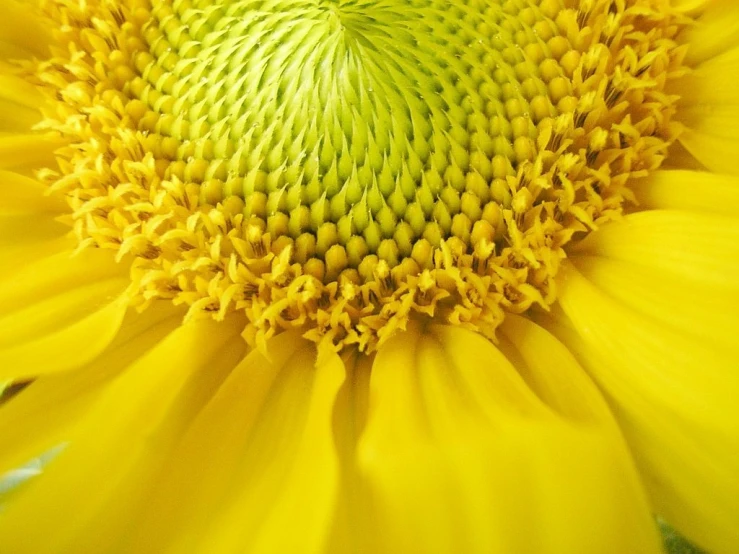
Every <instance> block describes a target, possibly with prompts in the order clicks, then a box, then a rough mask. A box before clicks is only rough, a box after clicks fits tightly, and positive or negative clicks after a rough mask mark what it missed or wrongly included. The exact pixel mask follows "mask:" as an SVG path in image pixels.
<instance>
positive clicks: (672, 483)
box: [555, 227, 739, 553]
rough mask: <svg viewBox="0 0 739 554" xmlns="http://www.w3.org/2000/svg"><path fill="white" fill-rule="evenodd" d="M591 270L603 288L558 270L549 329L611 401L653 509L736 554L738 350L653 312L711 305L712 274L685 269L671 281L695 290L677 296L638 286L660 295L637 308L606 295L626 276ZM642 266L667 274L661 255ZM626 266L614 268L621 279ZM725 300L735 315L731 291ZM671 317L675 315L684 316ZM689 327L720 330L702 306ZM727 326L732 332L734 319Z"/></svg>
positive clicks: (669, 289)
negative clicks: (556, 307)
mask: <svg viewBox="0 0 739 554" xmlns="http://www.w3.org/2000/svg"><path fill="white" fill-rule="evenodd" d="M606 229H607V228H606V227H604V228H603V231H606ZM599 233H600V232H599ZM633 238H634V237H632V236H630V235H627V236H626V237H624V239H623V240H625V241H627V242H629V243H631V240H632V239H633ZM631 244H632V245H634V246H636V244H637V243H631ZM692 248H693V244H690V243H688V244H687V245H686V246H685V249H686V250H688V252H687V258H690V257H691V253H690V252H689V250H690V249H692ZM723 260H724V262H723V265H724V266H725V265H727V264H728V265H730V264H731V263H732V262H731V261H728V258H725V259H723ZM592 264H593V262H589V263H588V264H587V271H588V272H589V274H592V275H595V279H596V281H597V283H598V284H600V283H602V282H603V283H605V288H606V290H605V291H604V290H600V288H599V287H598V286H596V284H594V283H592V282H590V281H588V279H586V278H585V277H584V276H583V274H581V273H580V272H579V271H578V270H577V269H576V268H575V267H574V266H573V265H572V264H564V265H563V267H562V270H561V279H560V293H559V297H560V304H561V307H562V312H563V313H564V314H566V317H565V316H564V315H560V316H559V318H558V323H559V325H558V327H557V328H556V329H557V333H558V335H559V336H560V338H562V339H563V340H564V341H565V342H566V344H567V345H568V347H570V349H572V350H573V352H575V353H576V354H577V356H578V359H579V360H580V362H581V363H582V364H583V365H584V367H585V368H586V369H587V370H588V371H589V372H590V374H591V375H592V376H593V378H594V379H595V380H596V381H597V382H598V383H599V385H600V386H601V387H602V388H603V389H604V390H605V391H606V393H607V394H608V395H609V397H610V399H611V402H612V404H613V405H614V407H615V409H616V413H617V416H618V420H619V423H620V425H621V428H622V429H623V431H624V434H625V436H626V438H627V441H628V442H629V445H630V446H631V449H632V451H633V452H634V453H635V459H636V460H637V463H638V466H639V468H640V470H641V473H642V475H643V476H644V480H645V484H646V486H647V488H648V491H649V493H650V497H651V499H652V502H653V504H654V506H655V508H656V510H657V511H658V512H659V513H660V514H661V515H662V516H663V517H665V519H667V520H668V521H669V522H670V523H671V524H672V525H673V526H675V527H676V528H677V529H678V530H679V531H680V532H681V533H682V534H684V535H685V536H687V537H688V538H689V539H691V540H692V541H694V542H696V543H697V544H698V545H700V546H702V547H704V548H706V549H708V550H710V551H711V552H716V553H729V552H736V551H737V548H739V531H738V530H737V526H736V514H737V513H739V478H737V475H739V427H737V425H736V421H737V418H738V417H739V412H737V402H736V399H737V398H739V374H737V372H736V359H737V354H736V348H733V352H732V351H729V350H727V349H726V348H724V347H723V346H722V345H721V344H717V342H716V341H711V340H705V339H703V338H697V337H696V333H689V332H686V331H685V330H684V329H682V328H681V326H680V325H671V324H669V323H665V322H666V321H667V320H669V317H670V313H669V312H668V313H666V314H664V315H662V316H659V315H657V314H656V311H655V309H654V308H656V307H659V306H661V305H664V306H669V304H670V302H673V303H675V304H676V305H677V304H679V303H682V302H694V303H698V304H700V303H702V302H703V301H704V299H705V298H709V299H711V300H710V301H709V302H713V301H718V300H719V299H716V298H711V296H712V295H713V294H716V293H715V291H714V287H715V283H714V282H713V281H714V280H713V279H712V278H711V274H710V272H709V273H704V272H702V271H693V270H691V269H690V268H688V269H686V270H685V271H684V272H682V274H681V273H680V272H677V273H676V275H677V278H684V276H685V275H686V274H687V275H689V276H690V277H691V278H692V279H693V282H694V283H697V285H694V286H692V287H687V288H685V289H683V290H682V291H680V290H679V289H675V288H674V287H673V286H672V284H671V283H668V285H667V286H665V287H664V288H663V286H662V285H663V283H662V282H661V281H660V280H659V279H655V280H653V281H651V280H650V281H648V282H647V283H642V284H639V285H636V287H635V288H636V290H639V287H651V288H652V289H653V291H652V297H653V298H657V297H659V296H660V295H662V294H663V295H664V297H663V299H662V300H661V303H659V302H656V301H655V300H654V299H653V298H651V299H650V298H647V300H646V302H647V306H645V307H643V308H641V309H639V307H638V306H637V304H638V302H624V301H623V300H621V299H620V298H619V297H618V296H616V297H614V296H611V295H610V294H608V293H612V292H613V288H614V286H617V284H618V283H620V284H621V285H625V283H626V281H625V280H624V279H620V280H619V281H617V282H616V281H614V282H608V281H604V279H605V277H604V274H605V273H606V272H607V271H608V269H614V268H615V267H616V265H615V264H613V263H612V264H610V265H609V266H608V267H607V268H606V269H603V270H598V269H595V268H594V266H593V265H592ZM667 265H668V267H669V265H670V264H667ZM713 265H714V267H716V268H721V266H722V262H721V261H719V260H717V261H715V263H714V264H713ZM647 266H648V267H649V268H650V269H651V270H652V271H655V272H656V271H664V270H665V268H664V267H661V266H662V264H661V261H660V260H659V259H655V260H654V263H652V264H647ZM627 270H628V269H623V270H621V271H622V273H623V274H625V272H626V271H627ZM652 275H656V273H652ZM633 277H634V281H637V280H638V279H642V278H645V277H646V278H649V275H648V274H647V275H644V274H639V273H635V274H634V276H633ZM700 277H704V279H703V280H702V281H701V279H700ZM734 290H736V289H734ZM627 293H628V291H624V292H623V294H627ZM733 298H734V300H733V302H734V303H733V304H732V305H733V306H734V311H736V310H735V308H736V306H737V303H736V295H735V296H733ZM709 305H710V304H709ZM665 309H669V308H665ZM699 312H700V308H699V307H698V308H693V313H695V314H698V313H699ZM555 313H557V312H556V311H555ZM677 313H678V317H682V316H684V315H685V310H682V313H681V310H678V311H677ZM693 324H694V325H695V326H700V325H706V326H707V327H708V328H707V330H706V333H709V334H710V331H711V330H716V331H717V333H719V334H720V333H721V332H722V331H719V330H718V326H719V325H721V324H722V320H721V318H717V320H716V321H712V319H711V314H710V308H709V309H708V310H707V311H706V313H704V314H702V316H701V317H697V318H696V320H695V321H694V322H693ZM731 328H732V329H736V328H737V321H736V315H735V316H734V321H733V324H732V325H731Z"/></svg>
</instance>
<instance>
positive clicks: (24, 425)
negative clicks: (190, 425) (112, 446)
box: [0, 302, 183, 474]
mask: <svg viewBox="0 0 739 554" xmlns="http://www.w3.org/2000/svg"><path fill="white" fill-rule="evenodd" d="M182 316H183V314H182V310H181V309H175V308H173V307H172V306H171V305H170V303H168V302H159V303H155V304H154V305H152V306H151V307H150V308H149V309H148V310H146V311H145V312H143V313H142V314H138V313H136V312H129V313H128V314H127V317H126V319H125V320H124V322H123V325H122V326H121V332H120V333H119V335H118V336H117V337H116V339H115V341H113V343H112V344H111V346H110V347H109V348H108V349H107V350H106V351H105V352H103V354H101V355H100V356H99V357H98V358H96V359H95V360H94V361H92V362H91V363H89V364H88V365H86V366H84V367H81V368H80V369H79V370H77V371H74V372H70V373H63V374H51V375H44V376H42V377H41V378H39V379H36V380H35V381H34V382H33V383H31V384H30V385H29V386H28V387H27V388H26V389H24V390H23V391H22V393H20V394H18V395H17V396H16V397H14V398H13V400H12V402H8V403H7V404H6V405H3V406H2V408H1V409H0V443H1V444H3V448H2V449H0V474H3V473H4V472H6V471H9V470H12V469H14V468H17V467H21V466H22V465H23V464H25V463H26V462H27V461H28V460H30V459H32V458H34V457H35V456H37V455H38V454H39V453H42V452H47V451H49V450H51V449H53V448H54V447H56V446H58V445H60V444H63V443H66V441H67V440H68V439H69V430H70V429H71V428H72V427H73V426H74V425H75V424H76V423H77V422H79V420H80V418H81V417H83V416H84V415H85V413H86V411H87V410H88V409H89V407H90V405H91V404H92V403H93V402H94V401H95V399H96V398H97V394H98V393H99V391H100V390H101V388H102V387H104V386H105V385H106V384H107V383H109V381H110V380H111V379H113V378H114V377H116V376H117V375H118V374H119V373H120V372H121V371H122V370H123V369H125V368H126V367H127V366H129V365H130V364H131V363H132V362H133V361H134V360H136V359H137V358H139V357H141V356H142V355H143V354H144V353H145V352H147V351H148V350H149V349H151V348H152V347H153V346H154V345H156V344H157V343H158V342H159V341H160V340H161V339H163V338H164V337H165V336H166V335H167V334H169V333H170V332H172V331H173V330H174V329H175V327H177V326H178V325H179V324H180V323H181V321H182Z"/></svg>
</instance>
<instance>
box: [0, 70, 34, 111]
mask: <svg viewBox="0 0 739 554" xmlns="http://www.w3.org/2000/svg"><path fill="white" fill-rule="evenodd" d="M0 98H2V99H3V100H5V101H7V102H13V103H14V104H18V105H20V106H23V107H25V108H31V109H34V110H36V111H38V109H39V108H40V107H41V106H42V105H43V102H44V97H43V95H42V94H41V92H40V91H39V89H38V88H37V87H36V86H35V85H33V84H31V83H29V82H28V81H26V80H24V79H22V78H20V77H18V76H16V75H0Z"/></svg>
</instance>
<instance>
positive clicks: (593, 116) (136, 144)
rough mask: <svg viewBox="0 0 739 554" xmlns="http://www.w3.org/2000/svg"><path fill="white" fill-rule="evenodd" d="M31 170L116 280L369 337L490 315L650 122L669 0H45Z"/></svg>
mask: <svg viewBox="0 0 739 554" xmlns="http://www.w3.org/2000/svg"><path fill="white" fill-rule="evenodd" d="M42 9H43V14H44V15H43V17H45V18H48V19H51V20H53V27H54V29H55V30H56V31H55V32H56V40H57V45H56V46H55V47H54V51H53V55H52V58H51V59H50V60H41V61H38V62H36V63H34V64H32V65H31V66H29V67H26V68H25V69H26V71H27V73H28V74H29V78H31V79H33V80H34V82H36V83H37V84H38V85H39V86H40V87H41V88H42V89H43V90H45V91H46V92H47V93H48V97H49V107H48V109H47V113H46V119H45V122H44V124H43V128H44V129H47V130H52V131H54V132H56V133H58V134H61V136H62V137H64V138H65V139H66V140H67V146H66V147H64V148H63V149H62V150H60V151H59V152H58V157H59V168H48V169H46V170H44V171H42V172H41V177H42V178H43V179H44V180H46V181H47V182H48V183H49V184H50V187H51V189H52V190H53V191H55V192H57V193H60V194H64V195H66V197H67V198H68V200H69V203H70V206H71V208H72V212H73V214H72V218H73V221H74V232H75V234H76V236H77V237H78V239H79V244H80V247H99V248H110V249H114V250H116V251H117V252H118V256H119V258H120V259H122V260H123V259H126V260H132V262H131V263H132V266H131V268H132V269H131V271H132V273H131V275H132V285H131V288H130V296H131V302H132V304H133V305H135V306H138V307H141V308H143V307H145V306H146V305H147V304H148V303H150V302H152V301H154V300H157V299H162V298H166V299H171V300H173V301H174V302H176V303H184V304H186V305H188V306H189V307H190V315H191V316H195V315H197V314H201V313H211V314H212V315H213V316H214V317H216V318H223V317H225V316H226V315H227V314H228V313H229V312H232V311H234V310H239V311H243V312H244V313H245V314H246V316H247V319H248V325H247V328H246V330H245V333H244V334H245V337H246V338H247V340H249V341H250V342H251V343H256V344H262V343H263V341H264V340H265V339H266V338H268V337H269V336H271V335H273V334H274V333H276V332H279V331H280V330H282V329H288V328H299V329H302V330H303V331H304V332H305V334H306V336H308V337H310V338H311V339H313V340H315V341H316V342H319V343H322V344H323V345H324V347H328V346H331V347H333V348H335V349H339V348H341V347H343V346H347V345H352V344H355V345H357V346H358V347H359V348H360V349H362V350H372V349H373V348H375V347H376V346H377V345H378V344H379V343H380V342H382V340H384V338H386V337H387V336H389V335H390V334H391V333H392V332H393V331H394V330H395V329H396V328H398V327H404V326H405V324H406V322H407V321H408V319H409V318H410V317H413V314H428V315H433V316H434V317H437V318H440V319H442V320H445V321H448V322H451V323H455V324H459V325H463V326H466V327H470V328H473V329H476V330H478V331H480V332H482V333H483V334H485V335H486V336H488V337H493V335H494V331H495V328H496V327H497V326H498V325H499V324H500V322H501V321H502V319H503V317H504V313H505V312H506V311H511V312H523V311H525V310H527V309H529V308H530V307H531V306H532V305H533V304H538V305H540V306H542V307H544V308H547V307H548V306H549V305H551V304H552V302H554V300H555V296H556V295H555V290H554V281H553V278H554V276H555V274H556V273H557V268H558V265H559V262H560V260H561V259H562V258H563V257H564V256H565V253H564V250H563V247H564V246H565V245H566V244H567V243H568V242H570V241H571V240H573V238H577V237H578V236H581V235H583V234H584V233H586V232H588V231H589V230H592V229H594V228H596V227H597V226H598V225H600V224H601V223H603V222H605V221H608V220H611V219H614V218H617V217H619V214H620V213H621V210H622V208H623V205H624V202H625V201H626V200H628V199H629V190H628V188H627V187H628V180H629V179H630V178H631V177H634V176H641V175H643V174H644V173H645V172H648V171H650V170H653V169H655V168H657V167H658V166H659V165H660V163H661V162H662V159H663V158H664V156H665V154H666V150H667V147H668V146H669V144H670V143H671V141H672V140H673V139H674V129H673V126H672V125H671V123H670V119H671V116H672V114H673V112H674V103H675V100H676V99H675V98H672V97H670V96H668V95H667V94H666V93H665V92H664V90H665V83H666V81H667V80H668V79H670V78H672V77H675V76H678V75H679V74H680V73H681V71H682V68H681V61H682V53H683V51H682V48H681V47H680V46H679V44H678V42H677V39H676V37H677V35H678V33H679V32H680V30H681V28H682V27H683V26H684V25H685V24H686V22H685V21H682V20H681V19H680V16H678V15H677V14H675V13H673V12H672V11H671V9H670V8H669V2H668V1H667V0H580V1H579V2H578V1H574V0H572V1H570V0H385V1H379V0H248V1H247V0H224V1H220V2H213V1H212V0H170V1H163V0H123V1H117V0H116V1H113V0H47V1H46V2H44V3H43V8H42Z"/></svg>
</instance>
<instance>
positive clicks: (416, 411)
mask: <svg viewBox="0 0 739 554" xmlns="http://www.w3.org/2000/svg"><path fill="white" fill-rule="evenodd" d="M526 332H527V333H528V331H526ZM522 340H523V341H524V342H520V343H519V345H518V346H520V349H521V350H520V352H519V356H520V358H521V359H522V360H524V361H525V363H526V364H527V369H528V371H529V372H534V373H538V372H539V371H544V370H546V371H550V372H554V371H556V370H557V369H558V368H557V367H553V366H551V365H548V364H546V363H545V362H546V360H545V358H544V357H542V356H539V355H537V354H536V353H533V352H532V349H537V348H542V349H543V350H544V352H550V351H551V352H552V354H553V357H552V359H554V360H557V361H559V362H561V363H565V364H568V365H569V367H567V368H566V369H565V371H564V374H565V375H568V376H572V375H577V374H578V369H579V368H577V366H576V364H575V363H574V361H573V360H572V358H571V357H568V356H567V354H566V353H565V352H562V350H563V347H562V346H561V345H560V344H559V343H557V341H555V340H554V339H552V338H551V337H549V336H548V335H546V334H538V335H537V334H535V333H529V334H528V336H527V337H526V338H525V339H522ZM545 368H546V369H545ZM579 376H580V381H583V380H585V381H586V379H585V376H584V375H583V374H582V373H579ZM569 383H570V382H569V380H568V379H566V378H563V379H562V385H561V386H560V387H559V390H558V391H557V393H556V394H557V395H566V394H568V393H567V391H566V389H567V386H568V385H569ZM551 386H554V385H553V384H552V385H551ZM370 387H371V388H370V405H369V406H370V407H369V417H368V421H367V428H366V430H365V434H364V435H363V437H362V438H361V439H360V443H359V446H358V454H357V456H358V464H359V469H360V473H361V475H362V476H363V477H364V478H365V479H366V480H367V482H368V487H369V489H370V493H371V501H372V505H373V507H374V508H375V510H376V512H375V518H376V522H375V523H376V529H375V531H376V537H375V538H376V540H377V541H378V543H379V548H378V549H377V550H376V551H387V552H486V553H490V552H500V553H509V552H532V553H535V552H547V553H557V552H562V553H572V552H599V553H608V552H612V553H614V554H615V553H623V552H658V551H659V542H658V541H657V538H656V534H655V529H654V525H653V522H652V520H651V517H650V515H649V513H648V511H647V510H646V506H645V502H644V499H643V497H642V495H641V493H640V489H639V486H638V481H637V479H636V476H635V474H634V471H633V469H632V467H631V464H630V461H629V459H628V457H627V454H626V451H625V448H624V446H623V444H622V443H621V440H620V439H619V437H618V435H617V434H616V433H615V431H614V426H613V424H612V423H611V424H604V423H602V421H603V420H602V418H603V417H605V415H607V411H604V410H605V408H604V407H603V405H602V402H601V403H599V404H598V401H597V400H594V399H593V398H589V397H588V398H583V397H582V396H581V395H582V394H583V393H584V394H585V395H586V396H588V395H592V394H596V393H595V392H594V390H593V388H592V386H591V385H583V384H582V383H579V384H577V385H576V386H575V387H574V390H572V391H571V395H572V397H571V400H572V402H573V403H576V404H577V405H578V408H577V412H578V418H571V417H569V414H568V415H564V414H562V413H561V412H558V411H557V410H553V409H551V408H549V407H548V406H546V404H544V403H543V402H542V399H541V398H539V397H537V396H536V394H534V392H533V391H532V390H531V389H530V388H529V387H528V386H527V384H526V383H525V382H524V381H523V380H522V379H521V377H520V376H519V374H518V372H517V369H516V368H515V367H514V366H513V365H512V364H511V362H510V361H509V360H508V359H507V358H506V357H505V356H504V355H503V354H502V353H501V352H500V351H499V350H498V349H496V348H495V347H494V346H493V345H492V344H491V343H489V342H488V341H487V340H485V339H484V338H482V337H480V336H479V335H477V334H475V333H473V332H471V331H468V330H465V329H461V328H456V327H433V328H432V329H431V331H428V332H421V331H418V330H416V331H411V332H408V333H405V334H399V335H398V336H396V337H394V338H393V339H392V340H390V341H388V343H387V344H386V345H385V346H384V347H383V348H382V349H381V350H380V351H379V353H378V354H377V358H376V360H375V363H374V365H373V368H372V376H371V382H370ZM545 388H546V387H545ZM544 396H546V395H544ZM593 402H595V403H596V404H597V405H598V406H599V408H598V409H597V410H596V412H599V414H596V415H594V414H593V413H592V411H591V409H590V408H589V406H590V404H591V403H593Z"/></svg>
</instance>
